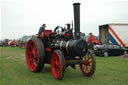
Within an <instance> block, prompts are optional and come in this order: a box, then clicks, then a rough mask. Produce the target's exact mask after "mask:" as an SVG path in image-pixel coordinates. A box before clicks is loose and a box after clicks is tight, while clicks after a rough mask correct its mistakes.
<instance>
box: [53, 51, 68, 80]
mask: <svg viewBox="0 0 128 85" xmlns="http://www.w3.org/2000/svg"><path fill="white" fill-rule="evenodd" d="M64 70H65V59H64V55H63V53H62V52H61V51H60V50H55V51H54V52H53V54H52V57H51V71H52V74H53V76H54V78H55V79H58V80H61V79H62V78H63V76H64Z"/></svg>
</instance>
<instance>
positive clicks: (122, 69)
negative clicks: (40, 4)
mask: <svg viewBox="0 0 128 85" xmlns="http://www.w3.org/2000/svg"><path fill="white" fill-rule="evenodd" d="M0 85H128V59H123V58H119V57H96V72H95V74H94V75H93V76H92V77H85V76H83V75H82V73H81V71H80V69H79V66H77V67H76V70H74V69H72V68H70V67H68V68H66V71H65V75H64V78H63V80H62V81H58V80H56V79H54V77H53V75H52V73H51V69H50V65H45V67H44V69H43V70H42V72H40V73H33V72H30V71H29V70H28V68H27V65H26V61H25V49H23V48H16V47H15V48H11V47H0Z"/></svg>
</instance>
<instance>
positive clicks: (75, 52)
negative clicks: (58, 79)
mask: <svg viewBox="0 0 128 85" xmlns="http://www.w3.org/2000/svg"><path fill="white" fill-rule="evenodd" d="M60 49H61V50H62V51H64V52H66V53H67V54H68V55H70V56H84V55H85V54H86V53H87V51H88V45H87V42H86V41H85V40H83V39H79V40H69V41H61V42H60Z"/></svg>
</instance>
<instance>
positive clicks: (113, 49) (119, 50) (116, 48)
mask: <svg viewBox="0 0 128 85" xmlns="http://www.w3.org/2000/svg"><path fill="white" fill-rule="evenodd" d="M93 52H94V54H95V55H96V56H114V55H123V54H127V53H128V49H127V48H124V47H121V46H120V45H115V44H112V43H107V44H99V45H96V46H95V47H94V51H93Z"/></svg>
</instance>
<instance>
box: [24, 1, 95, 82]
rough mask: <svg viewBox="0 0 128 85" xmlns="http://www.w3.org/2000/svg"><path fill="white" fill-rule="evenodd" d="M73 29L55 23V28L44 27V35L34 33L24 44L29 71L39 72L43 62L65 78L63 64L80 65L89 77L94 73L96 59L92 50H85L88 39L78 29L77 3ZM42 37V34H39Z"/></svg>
mask: <svg viewBox="0 0 128 85" xmlns="http://www.w3.org/2000/svg"><path fill="white" fill-rule="evenodd" d="M73 6H74V32H73V27H72V28H71V25H70V24H67V27H65V28H63V27H61V26H57V27H56V28H55V29H54V31H53V32H52V30H45V32H44V34H43V35H40V36H33V37H32V38H31V39H30V40H29V41H28V43H27V46H26V61H27V66H28V68H29V70H30V71H32V72H40V71H41V70H42V69H43V67H44V64H51V72H52V74H53V76H54V78H55V79H58V80H61V79H62V78H63V77H64V72H65V70H66V67H68V66H71V67H72V68H74V69H75V67H76V64H79V66H80V70H81V72H82V73H83V75H85V76H92V75H93V74H94V72H95V68H96V61H95V57H94V56H93V54H92V52H91V51H90V50H88V44H87V42H86V41H85V40H84V39H82V38H81V36H83V35H84V33H81V32H80V3H74V4H73ZM42 36H43V37H42Z"/></svg>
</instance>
